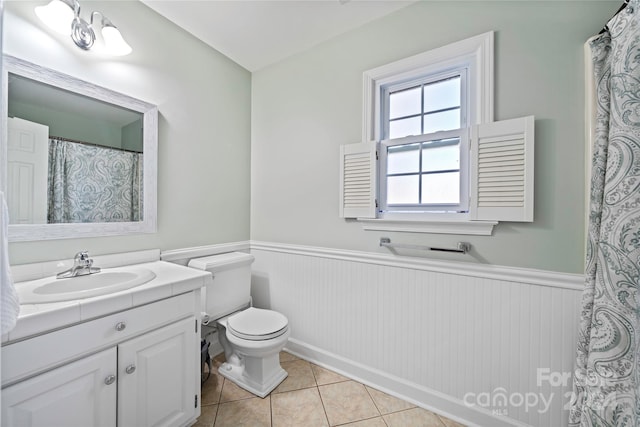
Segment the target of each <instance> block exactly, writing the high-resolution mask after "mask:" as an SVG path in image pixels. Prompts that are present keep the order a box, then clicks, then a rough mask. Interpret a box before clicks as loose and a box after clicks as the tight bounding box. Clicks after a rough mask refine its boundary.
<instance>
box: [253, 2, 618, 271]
mask: <svg viewBox="0 0 640 427" xmlns="http://www.w3.org/2000/svg"><path fill="white" fill-rule="evenodd" d="M618 3H619V2H617V3H615V2H609V1H607V2H595V1H570V2H567V1H548V2H545V1H496V2H486V1H471V2H461V1H450V2H435V1H434V2H432V1H425V2H419V3H416V4H414V5H411V6H409V7H407V8H404V9H401V10H400V11H398V12H396V13H394V14H392V15H389V16H387V17H384V18H382V19H380V20H377V21H375V22H372V23H370V24H367V25H365V26H362V27H360V28H358V29H356V30H354V31H351V32H348V33H346V34H343V35H342V36H339V37H337V38H334V39H332V40H330V41H328V42H325V43H322V44H321V45H318V46H317V47H315V48H313V49H310V50H308V51H306V52H303V53H301V54H298V55H296V56H293V57H291V58H289V59H287V60H284V61H281V62H279V63H277V64H275V65H272V66H269V67H267V68H264V69H262V70H259V71H258V72H255V73H253V82H252V99H253V101H252V150H251V155H252V176H251V182H252V186H251V238H252V239H254V240H259V241H273V242H282V243H292V244H301V245H311V246H321V247H330V248H340V249H353V250H363V251H371V252H376V251H378V252H382V253H388V251H387V250H386V249H384V248H380V247H379V246H378V240H379V238H380V237H382V236H385V237H390V238H391V239H392V241H394V242H400V243H414V244H424V245H428V246H445V247H449V246H453V247H455V244H456V242H457V241H468V242H471V244H472V245H473V248H474V250H473V253H472V254H471V255H455V254H439V253H435V252H429V253H426V255H425V256H427V257H430V258H441V259H444V258H446V259H455V260H463V261H469V262H480V263H490V264H497V265H506V266H514V267H528V268H535V269H543V270H551V271H559V272H569V273H581V272H582V270H583V259H584V249H583V246H584V227H585V225H584V216H585V213H584V197H585V179H584V156H585V138H584V132H585V131H584V79H583V72H584V71H583V44H584V42H585V41H586V40H587V38H588V37H590V36H591V35H593V34H595V33H597V32H598V31H599V30H600V29H601V28H602V26H603V25H604V23H605V22H606V21H607V20H608V19H609V18H610V17H611V16H612V15H613V13H614V12H615V10H616V9H617V7H618V6H619V4H618ZM491 30H493V31H495V119H496V120H503V119H510V118H515V117H521V116H525V115H535V117H536V128H535V131H536V155H535V162H536V171H535V174H536V176H535V188H536V189H535V222H533V223H501V224H499V225H498V226H497V227H496V228H495V229H494V232H493V235H492V236H457V235H440V234H417V233H393V232H378V231H363V230H362V227H361V225H360V224H359V223H357V222H355V221H345V220H343V219H341V218H339V217H338V202H339V200H338V188H339V183H338V175H339V171H338V164H339V163H338V153H339V151H338V150H339V146H340V145H341V144H347V143H353V142H360V140H361V129H362V73H363V72H364V71H366V70H368V69H372V68H375V67H378V66H381V65H384V64H387V63H390V62H393V61H396V60H399V59H402V58H405V57H408V56H411V55H415V54H418V53H421V52H424V51H427V50H430V49H433V48H436V47H439V46H443V45H446V44H448V43H452V42H455V41H458V40H462V39H465V38H468V37H472V36H474V35H477V34H481V33H484V32H487V31H491Z"/></svg>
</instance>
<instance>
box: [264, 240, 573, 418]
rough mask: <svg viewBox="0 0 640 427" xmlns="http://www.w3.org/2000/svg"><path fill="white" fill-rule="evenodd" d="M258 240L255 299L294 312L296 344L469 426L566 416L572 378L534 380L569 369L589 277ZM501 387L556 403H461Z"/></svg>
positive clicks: (317, 357) (291, 318)
mask: <svg viewBox="0 0 640 427" xmlns="http://www.w3.org/2000/svg"><path fill="white" fill-rule="evenodd" d="M251 247H252V249H251V253H252V254H253V255H254V256H255V257H256V261H255V262H254V264H253V267H252V268H253V271H254V275H255V276H256V277H259V280H256V281H254V283H253V290H252V291H253V294H254V302H255V304H256V305H257V306H259V307H260V306H262V307H269V308H272V309H274V310H277V311H280V312H282V313H283V314H285V315H286V316H287V317H288V318H289V323H290V327H291V330H292V335H291V340H290V344H289V348H290V349H291V350H292V351H294V352H297V353H298V354H300V355H301V356H303V357H306V358H308V359H310V360H314V361H316V362H318V363H320V364H324V365H325V366H328V367H331V368H334V369H337V370H340V371H341V372H342V373H344V374H346V375H347V376H350V377H353V378H357V379H360V380H362V381H365V382H367V383H369V384H373V385H376V386H378V387H382V388H384V389H385V390H386V391H388V392H390V393H392V394H395V395H398V396H402V397H404V398H407V399H408V400H411V401H413V402H415V403H417V404H419V405H420V406H423V407H426V408H429V409H431V410H434V411H438V412H441V413H445V414H447V415H449V416H453V417H455V418H457V419H459V420H460V421H463V422H465V423H468V424H472V425H533V426H564V425H566V423H567V420H566V418H567V413H566V412H565V411H563V406H564V404H565V403H566V399H565V398H564V394H565V393H566V392H569V391H571V384H570V383H568V384H567V385H566V386H564V387H563V386H555V387H552V386H551V385H550V384H549V383H548V382H544V384H542V386H541V387H538V385H537V382H536V380H537V370H538V369H539V368H548V369H549V371H550V372H558V373H562V372H571V370H572V366H573V359H574V354H575V343H576V342H577V341H576V331H577V321H578V307H579V300H580V296H581V292H580V286H579V283H581V282H582V279H581V277H580V276H578V275H567V274H561V273H552V272H539V271H534V270H525V269H510V268H502V267H496V266H475V265H469V264H465V263H455V262H450V263H446V262H437V263H432V262H424V261H418V260H407V259H404V258H402V257H391V256H390V257H386V256H381V255H379V254H370V256H367V254H365V253H354V252H351V251H339V250H328V249H319V248H308V247H306V248H305V247H294V246H289V245H278V244H266V243H262V242H260V243H254V242H252V245H251ZM467 266H468V267H469V268H466V267H467ZM462 267H465V268H462ZM500 388H502V389H504V393H505V394H506V396H507V397H508V398H512V400H513V401H515V402H516V403H517V402H518V400H519V396H523V398H524V397H526V396H527V394H528V395H529V398H530V399H532V398H533V396H534V395H535V396H537V397H538V398H539V393H543V394H544V397H545V399H548V398H549V397H550V396H551V395H552V394H553V396H554V398H553V400H552V402H553V404H552V405H551V407H550V409H549V410H548V411H547V412H544V413H540V412H539V410H540V411H541V409H542V404H540V405H539V406H537V407H532V408H529V409H528V410H526V408H525V407H524V406H518V405H517V404H516V405H510V406H508V407H502V406H495V405H494V406H491V405H488V406H487V407H485V408H481V407H479V406H476V407H473V408H470V407H468V406H466V405H465V404H464V399H465V395H467V394H468V393H475V395H473V396H472V398H469V395H467V401H473V402H476V397H477V395H478V394H480V393H489V394H490V393H493V392H495V391H496V390H499V389H500ZM492 411H493V413H492ZM500 411H505V412H500ZM499 412H500V413H499Z"/></svg>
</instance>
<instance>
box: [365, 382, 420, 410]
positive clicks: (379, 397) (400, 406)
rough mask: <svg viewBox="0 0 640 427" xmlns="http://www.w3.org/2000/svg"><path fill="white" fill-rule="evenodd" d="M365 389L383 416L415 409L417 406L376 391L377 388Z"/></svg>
mask: <svg viewBox="0 0 640 427" xmlns="http://www.w3.org/2000/svg"><path fill="white" fill-rule="evenodd" d="M365 387H367V391H368V392H369V394H370V395H371V397H372V398H373V402H374V403H375V404H376V406H377V407H378V410H379V411H380V413H381V414H382V415H385V414H390V413H392V412H398V411H404V410H405V409H411V408H415V405H412V404H410V403H409V402H405V401H404V400H400V399H398V398H397V397H393V396H390V395H388V394H387V393H383V392H381V391H380V390H376V389H375V388H371V387H368V386H365Z"/></svg>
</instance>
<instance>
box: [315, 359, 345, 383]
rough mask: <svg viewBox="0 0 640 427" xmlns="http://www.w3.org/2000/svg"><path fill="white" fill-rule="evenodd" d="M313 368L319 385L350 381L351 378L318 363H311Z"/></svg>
mask: <svg viewBox="0 0 640 427" xmlns="http://www.w3.org/2000/svg"><path fill="white" fill-rule="evenodd" d="M311 370H312V371H313V375H314V376H315V377H316V383H318V385H325V384H333V383H339V382H342V381H349V378H347V377H343V376H342V375H340V374H336V373H335V372H333V371H330V370H328V369H324V368H322V367H320V366H318V365H314V364H313V363H312V364H311Z"/></svg>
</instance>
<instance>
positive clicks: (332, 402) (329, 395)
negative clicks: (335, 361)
mask: <svg viewBox="0 0 640 427" xmlns="http://www.w3.org/2000/svg"><path fill="white" fill-rule="evenodd" d="M318 389H319V390H320V396H321V397H322V402H323V403H324V409H325V411H326V413H327V418H328V419H329V423H330V424H331V425H332V426H334V425H337V424H345V423H350V422H353V421H360V420H364V419H367V418H373V417H378V416H380V413H379V412H378V410H377V409H376V406H375V405H374V403H373V400H372V399H371V396H369V393H367V390H366V389H365V388H364V386H363V385H362V384H360V383H357V382H355V381H344V382H340V383H335V384H327V385H322V386H319V387H318Z"/></svg>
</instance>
